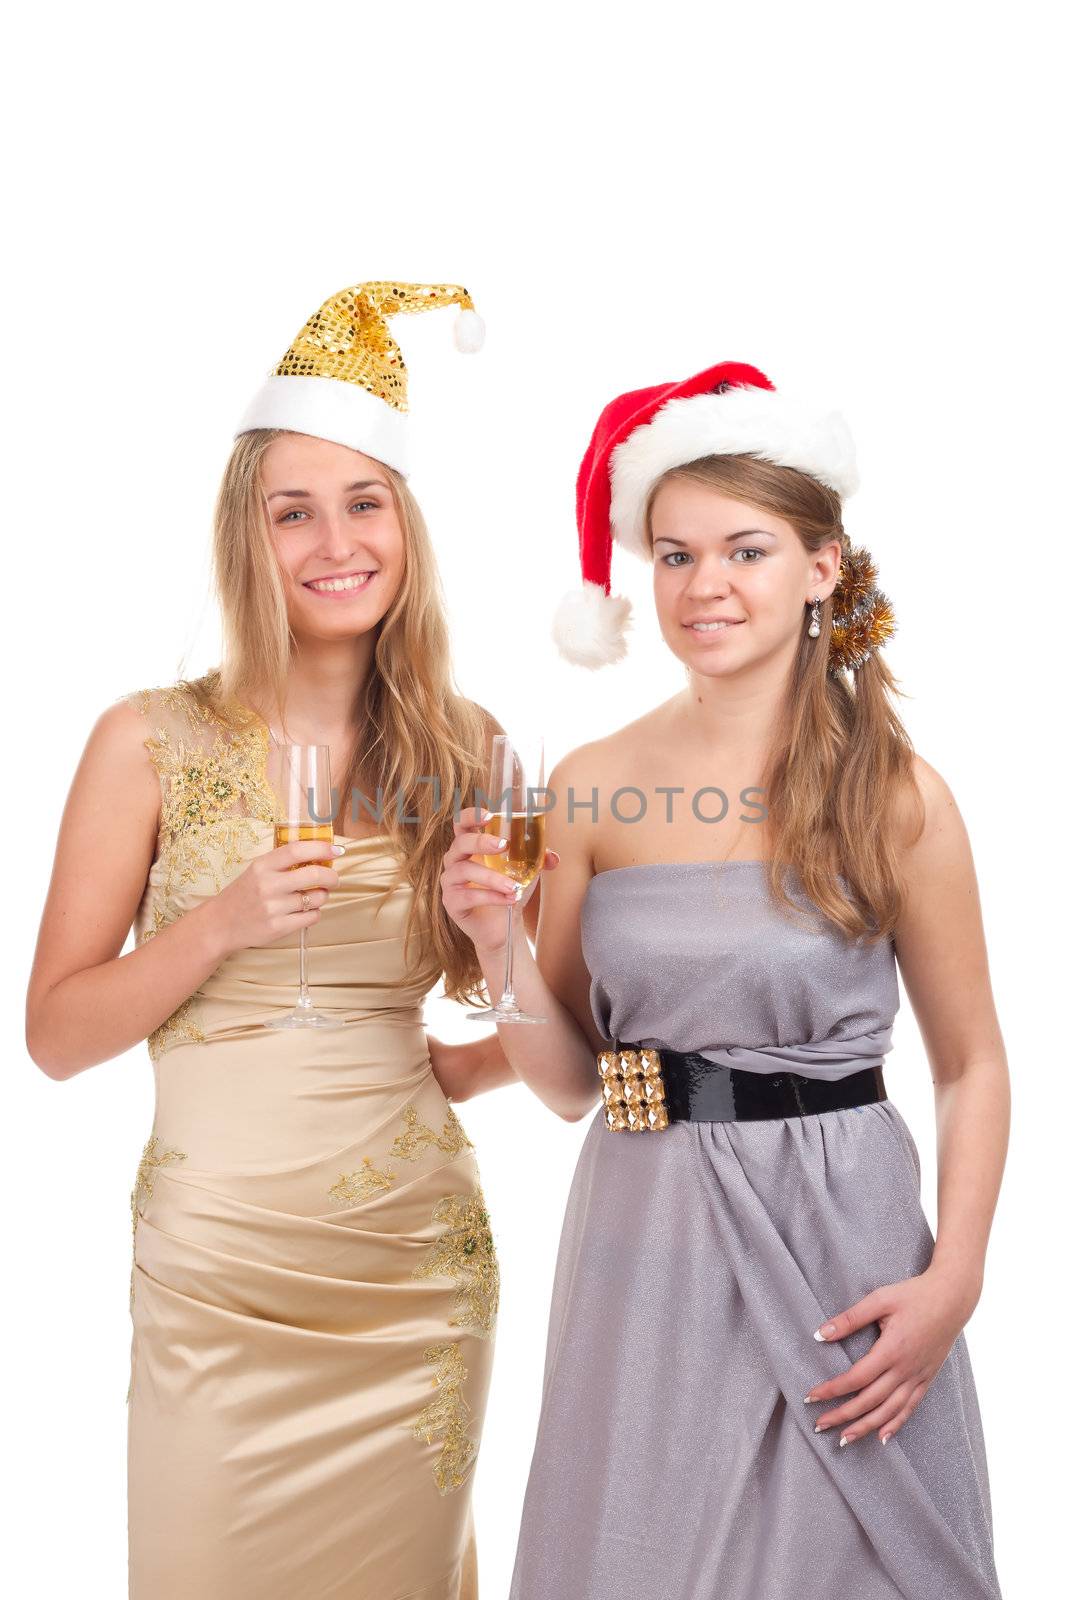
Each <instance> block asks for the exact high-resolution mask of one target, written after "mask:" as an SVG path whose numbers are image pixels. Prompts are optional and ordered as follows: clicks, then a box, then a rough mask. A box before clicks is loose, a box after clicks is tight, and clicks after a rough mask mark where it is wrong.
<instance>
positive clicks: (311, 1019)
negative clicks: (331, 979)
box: [264, 744, 344, 1028]
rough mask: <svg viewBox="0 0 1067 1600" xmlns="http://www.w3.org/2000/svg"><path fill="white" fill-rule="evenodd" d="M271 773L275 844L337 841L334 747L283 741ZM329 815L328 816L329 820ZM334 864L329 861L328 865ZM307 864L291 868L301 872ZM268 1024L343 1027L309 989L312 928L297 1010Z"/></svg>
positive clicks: (303, 953)
mask: <svg viewBox="0 0 1067 1600" xmlns="http://www.w3.org/2000/svg"><path fill="white" fill-rule="evenodd" d="M267 776H268V778H269V779H270V783H271V787H272V788H273V790H274V796H275V802H276V810H275V821H274V845H275V848H277V847H278V846H279V845H282V844H293V843H294V842H295V841H296V840H298V839H323V840H325V841H326V842H327V843H329V844H332V843H333V818H332V815H331V804H332V791H331V789H330V748H329V745H325V744H279V745H277V746H275V747H274V748H273V749H272V750H271V751H270V753H269V755H268V758H267ZM323 817H325V820H323ZM329 864H330V863H329V862H327V863H326V865H327V866H328V865H329ZM306 865H307V863H306V862H300V863H297V865H296V866H293V867H289V868H288V869H287V870H288V871H289V872H298V871H299V870H300V867H301V866H306ZM264 1027H267V1028H343V1027H344V1023H343V1021H342V1020H341V1018H340V1017H332V1016H330V1015H329V1014H328V1013H327V1012H325V1011H319V1010H318V1009H317V1007H316V1006H314V1005H313V1004H312V1001H311V995H310V992H309V989H308V955H307V928H306V927H302V928H301V929H300V989H299V993H298V995H297V999H296V1004H295V1005H294V1007H293V1009H292V1011H286V1012H283V1013H282V1015H281V1016H280V1017H271V1018H270V1020H269V1021H268V1022H266V1023H264Z"/></svg>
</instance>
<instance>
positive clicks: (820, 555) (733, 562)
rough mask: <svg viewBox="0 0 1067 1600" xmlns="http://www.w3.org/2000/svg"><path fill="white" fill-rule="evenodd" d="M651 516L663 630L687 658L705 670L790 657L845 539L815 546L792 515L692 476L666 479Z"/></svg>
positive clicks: (724, 671)
mask: <svg viewBox="0 0 1067 1600" xmlns="http://www.w3.org/2000/svg"><path fill="white" fill-rule="evenodd" d="M650 521H651V534H652V555H653V561H654V593H655V599H656V612H657V614H658V616H659V625H660V629H661V631H662V633H663V637H664V639H665V641H666V643H667V644H668V645H669V646H670V648H671V650H672V651H673V652H674V654H675V655H676V656H677V657H678V658H679V660H681V661H683V662H684V663H685V664H686V666H687V667H690V668H691V669H692V670H693V671H694V672H697V673H700V674H701V675H703V676H705V677H719V676H725V675H728V674H731V673H735V672H738V671H739V670H741V669H742V668H746V667H750V666H752V665H753V664H755V663H757V662H759V661H763V660H767V659H769V658H771V657H776V656H785V658H786V659H788V658H789V657H790V656H791V655H792V653H793V651H794V650H795V649H796V646H797V641H798V638H799V634H800V630H801V626H802V624H803V622H804V620H805V617H806V615H807V613H806V612H805V601H807V600H810V599H814V597H815V596H816V595H819V596H821V597H822V598H823V599H825V598H826V596H827V595H829V594H830V593H831V592H832V590H833V588H834V584H835V582H836V578H837V570H838V566H839V564H840V557H841V545H840V543H839V542H838V541H836V540H833V541H831V542H829V543H828V544H825V545H823V546H822V547H821V549H819V550H818V551H816V552H809V551H808V550H807V549H806V548H805V546H804V544H803V543H802V542H801V540H800V538H799V537H798V536H797V533H796V531H795V530H794V528H793V526H792V524H791V523H789V522H787V521H786V520H785V518H784V517H779V516H774V515H772V514H771V513H770V512H768V511H760V510H758V509H757V508H756V507H755V506H752V505H749V504H747V503H746V502H745V501H743V500H733V499H731V498H729V496H727V495H725V494H722V493H720V492H719V491H718V490H715V489H712V488H710V487H709V486H707V485H705V484H702V483H698V482H695V481H694V480H692V479H688V478H684V477H673V478H668V479H667V481H666V482H665V483H663V484H662V485H661V487H660V488H659V490H658V491H657V492H656V495H655V498H654V500H653V504H652V512H651V519H650ZM723 624H724V625H723Z"/></svg>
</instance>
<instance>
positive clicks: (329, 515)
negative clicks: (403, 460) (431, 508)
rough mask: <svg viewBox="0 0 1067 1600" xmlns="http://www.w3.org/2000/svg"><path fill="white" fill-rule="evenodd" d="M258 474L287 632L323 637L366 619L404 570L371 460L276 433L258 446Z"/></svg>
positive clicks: (357, 629)
mask: <svg viewBox="0 0 1067 1600" xmlns="http://www.w3.org/2000/svg"><path fill="white" fill-rule="evenodd" d="M260 484H261V487H262V490H263V494H264V497H265V500H266V506H267V512H268V514H269V518H270V524H269V525H270V532H271V538H272V541H273V544H274V549H275V553H276V555H277V557H278V566H279V569H280V571H281V574H282V578H283V582H284V584H285V593H286V604H287V606H288V610H289V623H290V626H291V628H292V630H293V633H294V634H295V635H296V636H297V637H298V638H299V637H301V636H307V637H314V638H320V639H333V638H338V637H350V636H352V635H353V634H362V633H366V632H368V631H369V630H370V629H371V628H373V627H375V626H376V624H377V623H379V622H380V621H381V619H382V617H384V616H385V614H386V612H387V611H388V610H389V607H390V606H391V605H392V603H393V601H394V599H395V598H396V595H397V592H398V590H399V588H400V584H401V581H402V579H403V576H404V532H403V528H402V527H401V523H400V516H399V512H398V508H397V505H396V501H395V498H394V495H393V491H392V489H391V488H390V486H389V481H388V478H387V475H386V473H385V472H384V471H383V469H382V466H381V463H380V462H378V461H375V460H374V459H373V458H372V457H371V456H365V455H361V454H360V452H359V451H358V450H349V449H348V448H347V446H345V445H341V444H331V443H330V441H329V440H327V439H316V438H312V437H311V436H310V435H308V434H303V433H284V434H281V435H280V436H279V437H278V438H277V439H274V440H272V442H271V444H270V445H269V446H268V448H267V450H266V451H265V453H264V455H263V459H262V461H261V462H260Z"/></svg>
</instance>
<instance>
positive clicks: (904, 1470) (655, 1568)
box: [510, 1101, 1000, 1600]
mask: <svg viewBox="0 0 1067 1600" xmlns="http://www.w3.org/2000/svg"><path fill="white" fill-rule="evenodd" d="M932 1249H933V1239H932V1235H931V1232H930V1228H929V1225H928V1223H927V1221H926V1217H925V1214H924V1212H923V1210H922V1208H921V1205H920V1200H919V1158H918V1153H917V1151H916V1147H915V1143H914V1140H913V1138H912V1136H911V1133H910V1130H909V1129H908V1127H907V1125H906V1123H905V1122H904V1119H903V1117H902V1116H901V1114H900V1112H899V1111H898V1109H897V1108H896V1107H895V1106H894V1105H893V1103H892V1102H891V1101H883V1102H880V1103H877V1104H874V1105H870V1106H863V1107H859V1108H853V1109H848V1110H842V1111H834V1112H828V1113H825V1114H823V1115H820V1116H811V1117H791V1118H787V1119H783V1120H780V1121H768V1122H750V1123H740V1122H722V1123H688V1122H685V1123H676V1124H674V1125H673V1126H671V1127H669V1128H667V1129H665V1130H663V1131H661V1132H653V1133H628V1132H624V1133H614V1132H610V1131H609V1130H608V1129H607V1127H606V1125H605V1123H604V1120H603V1118H602V1116H601V1115H600V1114H599V1113H598V1114H597V1115H596V1116H595V1118H594V1120H593V1122H592V1124H591V1126H590V1129H589V1132H588V1134H587V1136H586V1139H585V1142H584V1144H583V1147H582V1151H581V1154H580V1157H579V1161H578V1165H577V1169H576V1172H575V1176H574V1181H573V1185H572V1188H571V1193H570V1198H569V1202H568V1206H567V1211H566V1217H565V1222H564V1227H563V1234H562V1239H561V1243H560V1250H559V1258H558V1264H557V1271H556V1280H555V1287H554V1293H553V1300H552V1307H551V1316H550V1325H549V1336H548V1349H547V1357H546V1365H545V1374H544V1391H543V1404H542V1412H541V1420H540V1425H539V1429H538V1433H537V1439H536V1446H535V1451H534V1456H533V1461H532V1465H531V1470H530V1475H529V1481H528V1485H527V1490H526V1496H525V1503H524V1508H523V1516H522V1523H521V1531H520V1537H519V1545H518V1552H517V1557H516V1562H515V1568H514V1574H513V1580H512V1585H511V1590H510V1600H561V1597H563V1596H566V1597H568V1600H579V1597H580V1600H811V1597H812V1596H813V1595H842V1596H845V1595H847V1596H848V1597H849V1600H901V1597H904V1600H996V1597H998V1596H999V1594H1000V1590H999V1587H998V1582H997V1577H996V1571H995V1566H994V1560H993V1546H992V1533H991V1517H990V1497H989V1485H988V1479H987V1474H986V1460H985V1451H984V1443H983V1436H982V1424H981V1418H980V1414H979V1409H978V1402H977V1398H976V1394H975V1386H974V1381H973V1378H972V1373H971V1365H970V1361H969V1357H968V1353H967V1347H966V1342H965V1340H964V1337H963V1335H962V1334H961V1335H960V1336H959V1337H958V1338H957V1340H956V1342H955V1344H954V1345H953V1347H952V1349H951V1351H950V1353H949V1355H948V1357H947V1359H946V1360H945V1362H944V1363H943V1365H942V1367H941V1368H940V1369H939V1371H938V1373H937V1374H936V1376H935V1378H934V1380H933V1382H932V1383H931V1385H930V1388H929V1389H928V1391H927V1393H926V1395H925V1396H924V1397H923V1399H922V1400H921V1401H920V1403H919V1405H918V1407H917V1409H916V1411H915V1412H914V1413H913V1415H912V1416H911V1418H910V1419H909V1420H908V1421H907V1422H906V1423H905V1424H904V1425H903V1426H902V1428H901V1430H900V1432H899V1433H898V1434H897V1435H896V1436H895V1437H894V1438H892V1439H891V1440H890V1442H889V1443H888V1444H887V1445H883V1444H882V1443H881V1442H880V1440H879V1438H878V1434H877V1432H875V1433H873V1434H870V1435H867V1436H865V1437H864V1438H862V1439H859V1440H856V1441H854V1442H853V1443H852V1444H850V1445H848V1446H846V1447H845V1448H843V1449H842V1448H841V1447H840V1445H839V1442H838V1441H839V1437H840V1432H841V1430H840V1428H830V1429H828V1430H827V1431H826V1432H824V1433H821V1434H816V1433H815V1432H814V1424H815V1420H816V1417H817V1414H818V1412H819V1411H820V1410H821V1411H825V1410H828V1409H829V1405H830V1403H829V1402H824V1403H823V1404H822V1405H821V1406H819V1405H815V1404H812V1405H805V1404H804V1395H805V1394H806V1393H807V1392H808V1390H809V1389H811V1388H812V1387H813V1386H814V1385H815V1384H817V1383H819V1382H822V1381H825V1380H827V1379H829V1378H831V1377H834V1376H836V1375H837V1374H839V1373H842V1372H844V1371H846V1370H847V1369H848V1368H849V1367H850V1366H851V1364H852V1363H853V1362H854V1361H856V1360H857V1359H858V1358H859V1357H860V1356H862V1355H863V1354H864V1353H865V1352H866V1351H867V1350H869V1349H870V1348H871V1346H872V1345H873V1344H874V1342H875V1340H876V1338H877V1336H878V1328H877V1325H875V1326H873V1327H868V1328H864V1329H861V1330H860V1331H858V1332H857V1333H855V1334H853V1335H851V1336H850V1337H848V1338H846V1339H843V1340H840V1341H836V1342H827V1343H819V1342H818V1341H816V1340H815V1339H814V1337H813V1334H814V1330H815V1329H816V1328H817V1327H818V1326H819V1325H820V1324H821V1323H822V1322H824V1321H825V1320H826V1319H827V1317H828V1316H829V1315H830V1314H831V1313H834V1312H838V1311H841V1310H843V1309H845V1308H846V1307H848V1306H849V1305H851V1304H853V1303H854V1302H856V1301H857V1300H859V1299H861V1298H862V1297H863V1296H864V1295H866V1294H868V1293H869V1292H870V1291H871V1290H873V1289H875V1288H877V1287H880V1286H882V1285H886V1284H891V1283H894V1282H897V1281H899V1280H901V1279H904V1278H908V1277H912V1276H914V1275H915V1274H917V1273H920V1272H922V1271H923V1270H924V1269H925V1267H926V1266H927V1265H928V1263H929V1260H930V1256H931V1253H932Z"/></svg>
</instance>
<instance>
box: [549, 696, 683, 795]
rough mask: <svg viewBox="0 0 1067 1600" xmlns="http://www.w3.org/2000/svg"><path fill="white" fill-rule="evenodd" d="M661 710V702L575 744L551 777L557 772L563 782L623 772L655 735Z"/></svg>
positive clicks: (659, 728)
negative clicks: (620, 725) (640, 714)
mask: <svg viewBox="0 0 1067 1600" xmlns="http://www.w3.org/2000/svg"><path fill="white" fill-rule="evenodd" d="M665 710H666V708H665V707H664V706H657V707H656V708H655V710H654V711H648V712H646V713H645V714H644V715H643V716H640V717H637V718H636V719H635V720H634V721H633V722H627V723H625V724H624V725H623V726H622V727H621V728H616V729H614V730H613V731H612V732H611V733H606V734H604V736H603V737H602V738H600V739H591V740H590V741H589V743H588V744H580V745H577V746H576V747H575V748H574V749H573V750H571V751H570V752H569V753H568V754H567V755H565V756H564V757H563V758H562V760H560V761H559V762H557V764H556V767H555V768H554V770H553V777H556V776H557V775H560V776H561V777H562V778H563V781H564V782H566V781H568V780H581V781H585V782H593V781H599V782H600V783H604V782H605V781H608V780H611V779H614V778H616V777H618V776H619V775H620V774H621V773H625V772H626V771H628V770H629V768H630V767H631V766H632V764H633V760H634V758H635V757H636V756H638V755H639V754H640V753H641V752H642V751H644V750H645V749H647V747H648V744H649V742H650V741H651V740H654V739H656V738H658V737H659V735H660V733H661V731H662V725H663V716H664V712H665Z"/></svg>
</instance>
